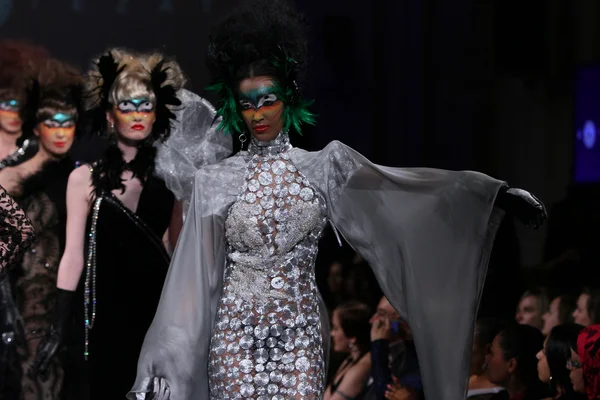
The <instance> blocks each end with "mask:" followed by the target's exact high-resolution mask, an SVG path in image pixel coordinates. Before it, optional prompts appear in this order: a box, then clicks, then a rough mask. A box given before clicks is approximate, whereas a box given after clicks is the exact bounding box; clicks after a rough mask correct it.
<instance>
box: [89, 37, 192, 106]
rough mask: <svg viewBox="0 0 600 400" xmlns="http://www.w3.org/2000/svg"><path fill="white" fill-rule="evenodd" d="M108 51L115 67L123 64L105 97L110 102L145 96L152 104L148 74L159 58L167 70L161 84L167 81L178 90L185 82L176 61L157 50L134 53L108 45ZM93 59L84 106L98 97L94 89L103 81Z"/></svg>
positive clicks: (152, 94)
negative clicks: (87, 94)
mask: <svg viewBox="0 0 600 400" xmlns="http://www.w3.org/2000/svg"><path fill="white" fill-rule="evenodd" d="M108 53H110V54H112V56H113V58H114V60H115V62H116V63H117V64H118V66H119V69H121V68H123V70H122V71H121V72H120V73H119V74H118V75H117V77H116V78H115V80H114V82H113V84H112V86H111V88H110V89H109V92H108V99H107V100H108V102H109V103H110V104H111V105H113V106H114V105H117V104H119V103H120V102H122V101H125V100H130V99H134V98H147V99H149V100H150V101H151V102H152V103H153V104H155V105H156V93H154V90H153V88H152V82H151V75H150V74H151V71H152V70H153V69H154V67H156V66H157V65H158V64H159V63H160V62H163V69H164V70H165V71H166V74H167V78H166V80H165V81H164V82H163V86H164V85H171V86H172V87H173V88H174V89H175V90H179V89H182V88H183V87H184V86H185V84H186V81H187V79H186V78H185V76H184V74H183V72H182V70H181V67H180V66H179V64H178V63H177V62H176V61H174V60H171V59H167V58H166V57H165V56H164V55H162V54H160V53H156V52H155V53H135V52H132V51H129V50H125V49H120V48H116V49H109V50H107V51H106V52H105V53H104V54H108ZM97 61H98V60H95V62H94V67H93V68H92V69H91V70H90V71H89V72H88V79H87V85H86V89H87V92H88V93H90V94H91V95H90V96H88V101H87V107H88V108H93V107H95V106H97V105H98V104H99V103H100V101H101V99H100V91H97V90H96V89H97V88H98V87H101V86H102V85H103V83H104V82H103V79H104V78H103V77H102V75H101V74H100V71H99V70H98V66H97Z"/></svg>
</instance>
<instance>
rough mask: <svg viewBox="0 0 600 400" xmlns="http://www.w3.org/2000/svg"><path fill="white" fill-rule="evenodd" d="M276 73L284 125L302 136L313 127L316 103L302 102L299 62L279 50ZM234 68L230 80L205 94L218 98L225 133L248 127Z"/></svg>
mask: <svg viewBox="0 0 600 400" xmlns="http://www.w3.org/2000/svg"><path fill="white" fill-rule="evenodd" d="M270 62H271V64H272V65H273V66H274V67H275V70H276V76H275V77H276V79H277V81H278V82H276V86H275V94H276V95H277V98H279V99H280V100H281V101H282V102H283V104H284V106H285V107H284V111H283V116H282V118H283V122H284V130H286V131H294V132H296V133H297V134H299V135H302V125H303V124H308V125H314V124H315V122H316V121H315V114H313V113H312V112H311V111H310V110H309V107H310V106H311V105H312V104H313V103H314V101H312V100H306V99H304V98H302V96H301V94H300V90H299V88H298V84H297V83H296V78H297V76H298V67H299V66H298V62H297V61H296V60H295V59H294V58H293V57H290V56H288V54H287V53H286V51H285V49H284V48H283V47H281V46H279V47H278V51H277V54H273V55H272V58H271V60H270ZM234 76H235V74H234V71H233V68H230V69H229V73H228V74H227V77H224V78H221V79H220V80H219V81H217V82H215V83H214V84H212V85H210V86H208V87H207V88H206V90H209V91H212V92H214V93H216V94H217V96H218V97H219V104H218V106H219V107H218V109H217V115H216V117H217V118H219V117H221V118H222V120H221V123H220V124H219V129H221V130H222V131H224V132H226V133H239V134H241V133H244V132H245V131H246V126H245V124H244V121H243V119H242V117H241V109H240V106H239V101H238V96H237V84H238V82H236V80H235V78H234Z"/></svg>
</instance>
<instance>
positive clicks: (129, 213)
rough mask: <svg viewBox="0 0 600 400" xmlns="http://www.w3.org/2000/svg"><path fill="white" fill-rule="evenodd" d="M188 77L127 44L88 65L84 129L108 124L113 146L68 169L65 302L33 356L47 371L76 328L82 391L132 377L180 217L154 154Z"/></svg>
mask: <svg viewBox="0 0 600 400" xmlns="http://www.w3.org/2000/svg"><path fill="white" fill-rule="evenodd" d="M184 84H185V77H184V75H183V73H182V71H181V69H180V67H179V65H178V64H177V63H176V62H175V61H173V60H170V59H168V58H166V57H165V56H163V55H161V54H156V53H155V54H137V53H133V52H129V51H127V50H122V49H113V50H110V51H107V52H106V53H105V54H103V55H102V56H101V57H100V58H99V59H97V60H96V61H95V62H94V66H93V68H92V69H91V71H89V73H88V75H87V78H86V86H87V87H86V110H87V111H86V117H85V120H86V123H87V125H86V129H88V130H90V131H91V132H95V133H100V134H108V139H109V146H108V148H107V150H106V152H105V153H104V156H103V157H102V158H101V160H100V161H98V162H97V163H94V164H92V165H83V166H81V167H79V168H77V169H75V170H74V171H73V172H72V173H71V176H70V177H69V183H68V186H67V191H66V192H67V235H66V247H65V251H64V254H63V257H62V259H61V261H60V266H59V270H58V280H57V287H58V293H59V308H58V309H57V311H58V312H57V313H56V314H55V317H54V323H53V326H52V329H51V331H50V334H49V335H48V336H47V337H46V340H45V341H44V342H43V343H42V344H41V345H40V347H39V349H38V352H37V364H36V371H37V373H39V374H42V375H43V374H45V373H46V371H47V368H48V365H49V363H50V362H51V360H52V359H53V358H54V357H55V353H56V351H57V350H58V348H59V347H60V345H61V344H64V343H63V342H64V341H63V339H64V338H65V334H66V333H67V331H69V332H72V333H73V337H74V338H75V341H74V343H75V344H74V346H71V347H70V348H71V349H75V351H74V352H73V354H74V362H75V365H77V366H78V367H77V368H76V369H75V370H76V371H74V373H75V372H82V373H84V375H83V376H82V377H81V379H74V380H80V381H81V382H83V381H85V380H87V382H88V383H89V385H82V387H83V386H86V387H85V389H86V390H89V393H88V394H85V395H84V394H80V395H78V396H77V397H78V398H79V396H81V397H86V398H87V396H88V395H89V396H90V398H92V399H94V398H103V399H104V398H119V396H118V395H119V394H120V395H122V396H124V394H125V393H126V392H127V390H128V389H129V385H130V384H131V381H132V379H134V377H135V371H136V364H137V356H138V355H139V349H140V347H141V345H142V341H143V338H144V333H145V331H146V330H147V328H148V326H149V325H150V323H151V321H152V317H153V316H154V311H155V310H156V305H157V303H158V299H159V296H160V291H161V288H162V284H163V281H164V278H165V275H166V272H167V267H168V265H169V261H170V256H169V249H170V248H172V247H173V245H174V243H175V241H176V240H177V235H178V232H179V227H180V225H181V219H182V213H181V211H180V207H178V202H177V200H176V198H175V196H174V195H173V193H172V192H171V191H169V190H168V189H167V188H166V186H165V184H164V181H163V180H162V179H160V178H159V177H157V176H156V174H155V158H156V153H157V147H158V146H159V145H161V143H162V142H163V141H165V140H166V139H167V138H168V137H169V135H170V133H171V124H172V122H174V120H175V119H176V113H180V111H181V110H180V108H181V107H184V106H185V105H182V102H181V99H180V97H181V96H183V95H184V94H185V92H183V91H182V88H183V86H184ZM165 243H166V244H165ZM82 275H83V276H82ZM80 278H81V279H80ZM73 304H74V305H75V307H73ZM72 311H74V313H72ZM72 314H74V315H72ZM71 316H74V318H73V319H72V318H71ZM72 322H74V323H73V324H72ZM108 377H110V378H111V385H109V386H108V385H106V381H107V378H108Z"/></svg>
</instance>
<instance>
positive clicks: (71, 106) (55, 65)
mask: <svg viewBox="0 0 600 400" xmlns="http://www.w3.org/2000/svg"><path fill="white" fill-rule="evenodd" d="M82 96H83V78H82V76H81V74H80V73H79V71H77V69H76V68H74V67H73V66H71V65H69V64H66V63H64V62H62V61H59V60H57V59H53V58H49V59H48V60H46V61H45V62H43V63H41V65H40V68H39V71H38V74H37V76H36V77H35V78H34V79H32V81H31V82H30V85H29V86H28V88H27V93H26V98H25V102H24V104H23V107H22V108H21V111H20V114H21V119H22V120H23V135H24V136H25V137H31V136H32V135H33V130H34V128H35V126H36V125H37V124H39V123H40V122H42V121H44V120H46V119H48V118H51V117H52V116H54V115H55V114H58V113H64V114H69V115H71V116H73V118H74V119H75V120H78V119H79V116H80V115H81V114H82V112H83V108H82V107H83V100H82Z"/></svg>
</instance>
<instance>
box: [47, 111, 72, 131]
mask: <svg viewBox="0 0 600 400" xmlns="http://www.w3.org/2000/svg"><path fill="white" fill-rule="evenodd" d="M44 125H46V126H47V127H48V128H70V127H72V126H74V125H75V118H74V117H73V116H72V115H69V114H63V113H58V114H54V115H53V116H52V118H48V119H47V120H45V121H44Z"/></svg>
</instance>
